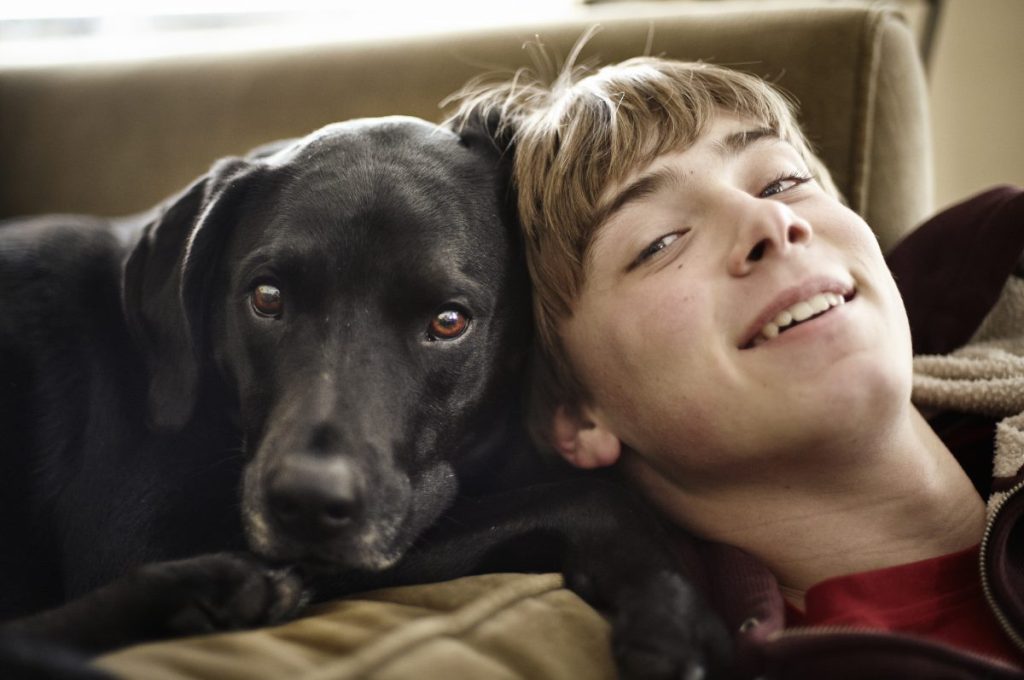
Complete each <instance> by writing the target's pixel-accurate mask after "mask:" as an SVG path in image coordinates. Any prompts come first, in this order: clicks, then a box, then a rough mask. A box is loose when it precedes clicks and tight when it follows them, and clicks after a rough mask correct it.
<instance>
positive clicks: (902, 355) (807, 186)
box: [464, 58, 1021, 677]
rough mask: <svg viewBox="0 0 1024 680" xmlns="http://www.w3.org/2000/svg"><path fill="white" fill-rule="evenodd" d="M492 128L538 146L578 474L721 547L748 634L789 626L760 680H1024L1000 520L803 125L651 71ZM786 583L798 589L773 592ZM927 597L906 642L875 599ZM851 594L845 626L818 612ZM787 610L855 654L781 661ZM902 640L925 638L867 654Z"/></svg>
mask: <svg viewBox="0 0 1024 680" xmlns="http://www.w3.org/2000/svg"><path fill="white" fill-rule="evenodd" d="M481 108H483V109H490V110H494V109H498V110H500V111H501V112H502V113H503V115H504V116H505V123H506V124H507V125H508V126H509V127H510V128H511V129H512V130H513V131H514V148H515V179H516V184H517V190H518V192H519V208H520V217H521V220H522V224H523V229H524V233H525V237H526V243H527V252H528V255H529V258H528V259H529V265H530V269H531V275H532V278H533V282H534V286H535V312H536V320H537V328H538V336H539V345H540V356H541V357H542V359H541V361H540V362H539V363H540V365H539V370H538V372H537V375H536V386H535V393H534V399H533V404H532V423H531V426H532V430H533V432H534V433H535V435H536V436H537V438H538V439H539V440H540V441H541V442H543V443H545V444H547V445H550V447H551V448H554V449H555V450H557V451H558V452H559V453H560V454H561V455H562V456H563V457H565V458H566V459H567V460H568V461H570V462H571V463H572V464H573V465H575V466H578V467H581V468H600V467H607V466H617V467H618V468H619V469H620V470H621V472H622V474H623V475H624V477H625V478H626V479H627V480H628V481H629V483H631V484H633V485H634V486H635V487H636V488H638V489H639V490H640V491H641V492H642V493H643V494H644V495H645V496H646V497H647V498H648V499H649V500H650V501H651V502H652V503H653V504H654V505H655V506H656V507H657V508H659V509H660V510H661V512H662V513H663V515H664V516H665V517H666V518H667V519H668V520H670V522H671V523H672V524H674V525H676V526H678V527H680V528H681V529H683V530H685V531H686V532H687V533H689V534H691V535H693V536H696V537H699V538H700V539H701V540H702V541H705V542H707V543H706V544H705V543H702V544H701V545H703V546H705V547H703V548H699V551H700V552H702V554H703V555H704V561H705V564H708V565H714V566H709V571H710V572H711V574H712V576H711V580H712V581H715V580H716V579H717V581H718V587H719V589H720V590H723V591H724V592H726V593H728V594H729V597H732V598H733V600H732V601H731V602H728V603H725V604H724V605H723V607H722V608H723V610H724V612H723V613H724V614H725V615H726V617H727V618H729V617H730V616H732V617H733V618H735V613H736V611H740V608H739V605H738V604H737V601H738V599H742V597H744V596H745V595H744V593H745V594H746V596H749V595H750V594H751V593H755V592H756V594H757V596H756V597H754V600H757V598H758V597H760V598H761V599H762V600H764V601H762V602H759V603H758V604H757V605H756V606H754V605H751V606H750V607H748V611H753V612H755V615H751V616H746V617H745V618H744V619H743V620H744V624H743V626H742V631H741V636H740V640H739V642H740V648H741V650H742V649H744V648H750V647H754V648H756V649H755V653H754V654H753V655H752V657H751V659H747V660H746V663H747V664H748V665H749V668H750V669H752V670H751V672H752V673H764V672H768V673H769V675H770V676H771V677H776V676H778V677H826V675H821V673H823V672H827V677H840V676H841V674H842V673H843V672H845V673H852V675H851V676H850V677H880V676H885V677H890V676H889V675H888V674H889V673H895V672H897V669H898V672H899V674H900V676H902V677H913V676H912V675H904V673H919V672H931V671H929V670H928V669H932V670H934V669H935V668H940V669H942V671H943V672H947V671H948V670H949V669H950V668H953V669H958V670H957V672H962V674H960V675H957V674H952V675H949V676H948V677H975V676H976V675H977V676H980V675H981V674H984V673H994V674H995V675H994V676H992V677H1003V675H1000V674H1006V675H1005V676H1006V677H1016V676H1017V671H1016V670H1015V669H1011V668H1010V667H1009V666H1006V665H1004V663H1001V662H1010V661H1012V662H1017V661H1018V660H1019V659H1020V658H1021V656H1020V650H1018V649H1015V648H1014V646H1013V644H1012V643H1011V641H1010V639H1009V638H1008V637H1007V636H1006V635H1005V634H1004V633H1003V631H1002V630H1001V628H1000V626H999V625H998V623H997V622H996V619H995V617H994V616H993V615H992V614H991V613H990V612H989V611H988V608H987V606H986V603H985V601H984V598H983V597H982V595H981V590H980V586H979V584H978V575H977V570H976V569H970V570H968V571H967V572H966V573H967V576H966V577H964V576H963V573H965V572H964V569H963V565H964V564H965V563H968V562H969V563H970V564H971V565H973V564H974V562H975V561H976V559H977V550H978V548H977V546H978V545H979V543H980V542H981V540H982V537H983V535H984V533H985V530H986V515H985V503H984V500H983V499H982V496H981V495H980V493H979V491H978V490H977V489H976V488H975V486H974V485H973V484H972V482H971V480H970V479H969V478H968V476H967V474H966V473H965V472H964V470H963V469H962V468H961V466H960V464H958V462H957V458H956V457H955V456H954V455H953V453H952V452H951V451H950V449H949V448H948V447H947V445H946V444H945V443H943V441H942V440H941V439H940V438H939V437H938V436H937V435H936V433H935V432H934V431H933V430H932V428H931V427H930V426H929V424H928V423H927V422H926V421H925V419H924V418H923V417H922V416H921V414H920V413H919V412H918V411H917V409H916V408H915V407H914V406H913V405H912V404H911V398H910V397H911V388H912V374H913V368H912V354H911V337H910V331H909V326H908V320H907V313H906V311H905V309H904V306H903V303H902V300H901V298H900V294H899V291H898V290H897V287H896V284H895V283H894V280H893V277H892V275H891V273H890V271H889V269H888V267H887V265H886V262H885V260H884V258H883V255H882V252H881V250H880V248H879V245H878V243H877V241H876V239H875V237H874V235H873V234H872V232H871V229H870V228H869V226H868V225H867V224H866V223H865V222H864V221H863V220H862V219H861V218H860V217H859V216H858V215H857V214H855V213H854V212H853V211H851V210H850V209H848V208H847V207H845V206H844V205H843V204H842V203H841V202H840V200H839V199H838V197H837V193H836V191H835V189H834V188H833V186H832V184H831V180H830V179H829V177H828V173H827V171H826V170H824V168H823V166H822V165H821V163H820V161H819V160H818V159H817V158H816V157H815V156H814V155H813V153H812V152H811V151H810V148H809V145H808V144H807V142H806V140H805V139H804V136H803V134H802V132H801V131H800V129H799V126H798V125H797V123H796V121H795V117H794V115H793V113H792V110H791V109H790V107H789V105H788V103H787V101H786V100H785V99H784V98H783V97H782V96H781V95H780V94H779V93H778V92H776V91H775V90H774V89H773V88H771V87H770V86H769V85H767V84H766V83H764V82H763V81H761V80H759V79H757V78H754V77H752V76H748V75H744V74H742V73H739V72H736V71H732V70H729V69H724V68H720V67H715V66H712V65H708V64H696V63H683V62H675V61H670V60H664V59H655V58H638V59H633V60H629V61H627V62H623V63H621V64H618V65H614V66H609V67H605V68H603V69H601V70H599V71H596V72H593V73H591V74H589V75H587V76H586V77H582V78H578V77H574V76H573V75H571V74H570V73H569V72H566V73H565V74H563V76H562V77H561V78H559V79H558V80H557V81H556V82H555V84H554V85H553V86H552V87H550V88H547V87H544V86H541V85H537V84H524V83H523V82H522V81H521V80H520V81H517V82H515V83H510V84H507V85H504V86H495V87H492V88H491V89H490V90H484V91H480V92H477V94H476V95H475V97H470V98H469V99H467V101H466V105H465V109H464V110H465V111H472V110H480V109H481ZM708 546H710V547H708ZM724 546H728V547H724ZM736 549H738V550H736ZM750 558H753V559H752V560H751V559H750ZM737 565H745V566H743V568H741V567H740V566H737ZM751 565H753V566H751ZM764 568H767V572H768V573H769V575H770V577H771V578H773V579H774V580H775V581H776V582H777V586H773V587H771V588H763V587H761V586H760V585H759V586H758V588H759V589H758V588H754V586H753V585H752V584H754V583H757V584H761V585H763V583H764V581H763V579H762V580H758V579H759V578H760V577H759V576H757V575H758V574H760V573H761V572H760V571H758V569H761V570H762V571H763V569H764ZM744 569H746V571H743V570H744ZM741 572H743V574H744V576H740V574H741ZM723 574H725V575H727V576H723ZM752 574H753V576H752ZM950 574H952V575H953V576H950ZM861 577H864V578H865V579H866V580H860V581H858V580H857V579H858V578H861ZM851 578H852V579H853V581H852V582H851V581H848V580H846V581H844V580H843V579H851ZM908 580H909V582H912V583H915V584H917V585H918V586H920V587H919V588H917V590H914V589H913V588H911V589H910V590H909V591H906V592H905V593H903V594H905V595H907V597H908V598H910V600H909V604H908V605H907V606H906V607H904V606H903V604H900V605H899V607H900V608H902V610H903V614H906V612H907V611H910V610H914V611H916V612H917V613H916V614H915V615H914V616H903V614H900V616H903V618H902V619H901V618H900V616H895V615H894V614H893V612H892V611H891V609H892V606H891V605H893V599H892V595H891V593H886V592H885V590H884V587H883V588H881V589H879V588H874V585H872V587H871V588H867V589H866V590H865V587H864V583H870V584H877V583H882V584H885V583H897V584H902V583H906V582H908ZM851 583H852V585H851ZM836 584H839V586H841V587H840V588H839V591H840V593H841V596H839V599H837V600H829V598H828V597H825V596H824V595H822V593H828V592H829V590H828V588H820V587H819V588H818V590H817V591H815V590H814V589H815V587H817V586H823V585H824V586H829V587H831V586H835V585H836ZM900 587H902V586H900ZM844 588H845V590H844ZM872 588H874V589H872ZM858 589H859V590H858ZM834 591H835V589H834V588H833V592H834ZM851 592H852V593H854V594H853V595H851V594H850V593H851ZM911 592H912V593H913V594H912V595H911V594H910V593H911ZM737 593H739V594H737ZM808 595H811V596H812V597H810V598H808ZM783 597H784V599H785V602H786V608H785V610H784V611H786V618H787V619H788V620H787V624H788V627H790V628H792V627H794V626H795V625H796V624H803V625H805V626H812V625H815V624H826V623H832V622H833V621H832V619H830V618H829V616H825V615H822V613H821V611H822V605H823V603H824V604H825V605H827V606H824V610H828V611H833V613H834V610H838V611H839V613H840V614H841V616H840V617H839V619H840V620H842V621H843V622H844V623H845V624H847V625H849V629H848V630H847V632H846V637H845V639H843V638H842V636H839V635H838V634H835V635H831V636H824V637H821V636H819V637H818V638H817V639H816V640H815V644H817V643H819V642H820V643H823V644H824V646H821V645H819V646H818V647H817V648H815V647H814V646H813V644H812V645H811V646H810V647H808V646H807V645H804V646H803V647H801V644H802V643H799V642H798V643H796V646H795V647H794V644H793V638H792V637H790V638H788V639H786V638H784V637H778V636H777V633H778V629H779V628H781V622H780V621H774V623H773V621H772V620H771V619H772V618H773V617H775V618H778V616H777V615H776V614H774V613H772V612H777V611H783V609H782V598H783ZM823 597H824V600H823V599H822V598H823ZM765 598H767V599H765ZM773 598H775V599H773ZM844 598H845V599H844ZM858 598H859V599H858ZM748 599H749V598H748ZM768 600H771V601H770V602H769V601H768ZM776 600H777V602H776ZM716 601H718V602H720V603H721V598H720V597H717V598H716ZM766 602H767V604H766ZM837 602H840V603H845V604H836V603H837ZM776 604H777V605H778V606H776ZM847 605H848V606H847ZM844 607H847V609H852V610H855V611H857V612H864V616H863V617H861V618H857V617H853V618H850V617H848V616H846V614H847V612H846V611H845V610H844ZM830 608H831V609H830ZM765 612H768V613H765ZM844 616H845V617H846V618H844ZM833 618H835V617H833ZM933 620H938V621H940V622H942V623H941V625H934V621H933ZM879 628H881V629H885V630H889V631H895V632H897V633H901V634H903V635H898V636H893V635H883V634H879V633H875V632H871V633H864V632H863V631H864V629H869V630H872V631H874V630H875V629H879ZM858 630H859V631H861V632H860V633H857V632H856V631H858ZM894 640H895V642H894ZM748 643H749V644H748ZM787 644H788V645H789V647H788V649H789V650H790V652H787V651H786V650H787V647H786V645H787ZM773 645H774V646H773ZM894 645H895V646H894ZM780 649H781V650H782V651H781V652H780V651H779V650H780ZM793 649H798V650H800V651H799V652H792V650H793ZM808 649H812V650H813V649H817V650H818V651H817V652H812V651H807V650H808ZM879 650H883V651H879ZM893 650H896V652H895V653H894V652H893ZM954 650H960V651H967V652H968V654H959V652H958V651H954ZM971 653H977V654H982V655H986V657H987V658H985V659H981V658H980V657H977V656H974V655H972V654H971ZM787 654H788V656H787ZM814 654H817V655H819V656H820V657H821V658H824V659H825V660H826V665H825V666H815V665H814V664H815V663H817V661H814V660H813V659H817V658H818V657H816V656H814ZM851 654H852V656H850V655H851ZM887 654H888V655H889V656H886V655H887ZM754 657H756V658H754ZM889 657H892V658H889ZM809 659H811V660H809ZM936 659H939V661H936ZM964 659H967V661H965V660H964ZM819 660H820V659H819ZM890 662H891V663H890ZM829 663H832V665H831V666H830V665H829ZM773 664H774V665H773ZM865 664H866V665H865ZM872 664H874V665H872ZM886 664H890V665H886ZM893 664H894V665H893ZM935 664H938V665H935ZM972 664H974V665H972ZM822 668H825V669H827V671H823V670H822ZM993 669H994V670H993ZM836 673H839V674H836ZM892 677H897V676H892ZM921 677H924V676H921ZM943 677H945V676H943Z"/></svg>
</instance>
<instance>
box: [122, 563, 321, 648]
mask: <svg viewBox="0 0 1024 680" xmlns="http://www.w3.org/2000/svg"><path fill="white" fill-rule="evenodd" d="M139 576H140V578H141V579H142V581H143V582H144V583H147V584H148V585H149V586H152V587H153V588H154V589H157V592H156V593H155V596H156V599H157V600H158V601H159V603H160V604H161V605H162V606H157V607H153V608H152V609H151V610H150V611H152V612H154V614H156V613H157V612H161V613H160V614H157V615H158V616H160V617H161V619H162V621H159V622H157V623H158V625H159V626H160V627H161V628H163V635H167V636H173V637H177V636H183V635H198V634H203V633H212V632H217V631H227V630H239V629H243V628H253V627H256V626H264V625H271V624H275V623H280V622H282V621H285V620H288V619H290V618H292V617H294V616H295V615H296V614H297V613H298V612H299V610H301V609H302V607H304V606H305V604H306V603H307V602H308V599H309V596H308V593H307V592H306V591H305V590H304V588H303V583H302V581H301V580H300V579H299V577H298V576H297V575H296V574H295V573H294V572H293V571H292V570H290V569H275V568H270V567H268V566H267V565H265V564H264V563H262V562H261V561H259V560H258V559H256V558H255V557H252V556H249V555H242V554H232V553H216V554H212V555H203V556H200V557H193V558H190V559H185V560H178V561H174V562H158V563H153V564H150V565H147V566H145V567H143V568H142V569H141V570H140V573H139Z"/></svg>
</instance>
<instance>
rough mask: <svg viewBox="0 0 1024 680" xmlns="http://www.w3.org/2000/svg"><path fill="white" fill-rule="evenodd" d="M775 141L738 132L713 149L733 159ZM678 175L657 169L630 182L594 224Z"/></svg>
mask: <svg viewBox="0 0 1024 680" xmlns="http://www.w3.org/2000/svg"><path fill="white" fill-rule="evenodd" d="M764 139H767V140H779V139H780V138H779V135H778V133H776V132H775V130H773V129H771V128H769V127H761V128H753V129H751V130H741V131H740V132H734V133H732V134H730V135H726V136H725V137H723V138H722V139H719V140H716V141H715V142H714V144H713V146H714V148H715V149H716V150H717V151H718V152H719V153H720V154H721V155H723V156H735V155H738V154H740V153H742V152H743V151H744V150H745V149H746V148H747V147H749V146H750V145H751V144H753V143H754V142H757V141H759V140H764ZM680 181H681V178H680V177H679V174H678V173H677V172H676V171H675V170H674V169H672V168H660V169H658V170H655V171H654V172H651V173H648V174H646V175H643V176H642V177H639V178H638V179H637V180H636V181H634V182H630V183H629V185H628V186H626V188H625V189H623V190H622V191H620V192H619V193H617V194H616V195H615V197H614V198H612V200H611V201H609V202H608V204H607V205H606V206H605V207H604V208H603V209H602V210H600V211H599V214H598V216H597V220H596V221H595V223H596V224H599V225H600V224H604V223H605V222H607V221H608V220H609V219H610V218H611V216H612V215H614V214H615V213H617V212H618V211H620V210H622V209H623V208H624V207H625V206H626V205H627V204H629V203H632V202H633V201H638V200H640V199H642V198H645V197H647V196H650V195H651V194H656V193H658V192H659V191H661V190H662V189H664V188H665V187H667V186H670V185H672V184H673V183H676V182H680Z"/></svg>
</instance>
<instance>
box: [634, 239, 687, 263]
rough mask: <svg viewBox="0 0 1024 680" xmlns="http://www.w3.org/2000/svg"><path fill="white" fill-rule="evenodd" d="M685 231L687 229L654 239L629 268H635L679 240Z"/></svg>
mask: <svg viewBox="0 0 1024 680" xmlns="http://www.w3.org/2000/svg"><path fill="white" fill-rule="evenodd" d="M685 233H686V232H685V231H675V232H672V233H671V234H665V235H664V236H659V237H658V238H657V239H655V240H654V241H652V242H651V244H650V245H649V246H647V247H646V248H644V249H643V250H642V251H640V254H639V255H637V256H636V259H635V260H633V263H632V264H631V265H630V266H629V269H635V268H637V267H639V266H640V265H642V264H643V263H644V262H646V261H647V260H649V259H651V258H652V257H654V256H655V255H657V254H658V253H659V252H661V251H662V250H664V249H665V248H668V247H669V246H670V245H671V244H672V243H673V242H674V241H676V240H678V239H679V238H680V237H681V236H682V235H683V234H685Z"/></svg>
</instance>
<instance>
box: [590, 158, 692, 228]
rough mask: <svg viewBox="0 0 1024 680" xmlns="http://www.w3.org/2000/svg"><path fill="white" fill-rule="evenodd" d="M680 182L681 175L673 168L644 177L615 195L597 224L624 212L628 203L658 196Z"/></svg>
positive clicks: (656, 171) (660, 169) (663, 169)
mask: <svg viewBox="0 0 1024 680" xmlns="http://www.w3.org/2000/svg"><path fill="white" fill-rule="evenodd" d="M679 181H680V177H679V173H677V172H676V171H675V169H673V168H659V169H658V170H655V171H654V172H651V173H648V174H646V175H643V176H642V177H640V178H638V179H637V180H636V181H633V182H630V183H629V185H628V186H627V187H626V188H625V189H623V190H622V191H620V192H619V193H617V194H615V197H614V198H613V199H612V200H611V202H609V203H608V205H607V206H606V207H605V208H604V210H601V214H600V216H599V218H598V220H597V224H604V223H605V222H606V221H607V220H608V219H609V218H611V216H612V215H614V214H615V213H617V212H618V211H620V210H622V209H623V208H624V207H625V206H626V204H627V203H632V202H633V201H639V200H640V199H642V198H644V197H646V196H650V195H651V194H656V193H658V192H659V191H661V190H662V189H664V188H665V187H667V186H670V185H672V184H674V183H676V182H679Z"/></svg>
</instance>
